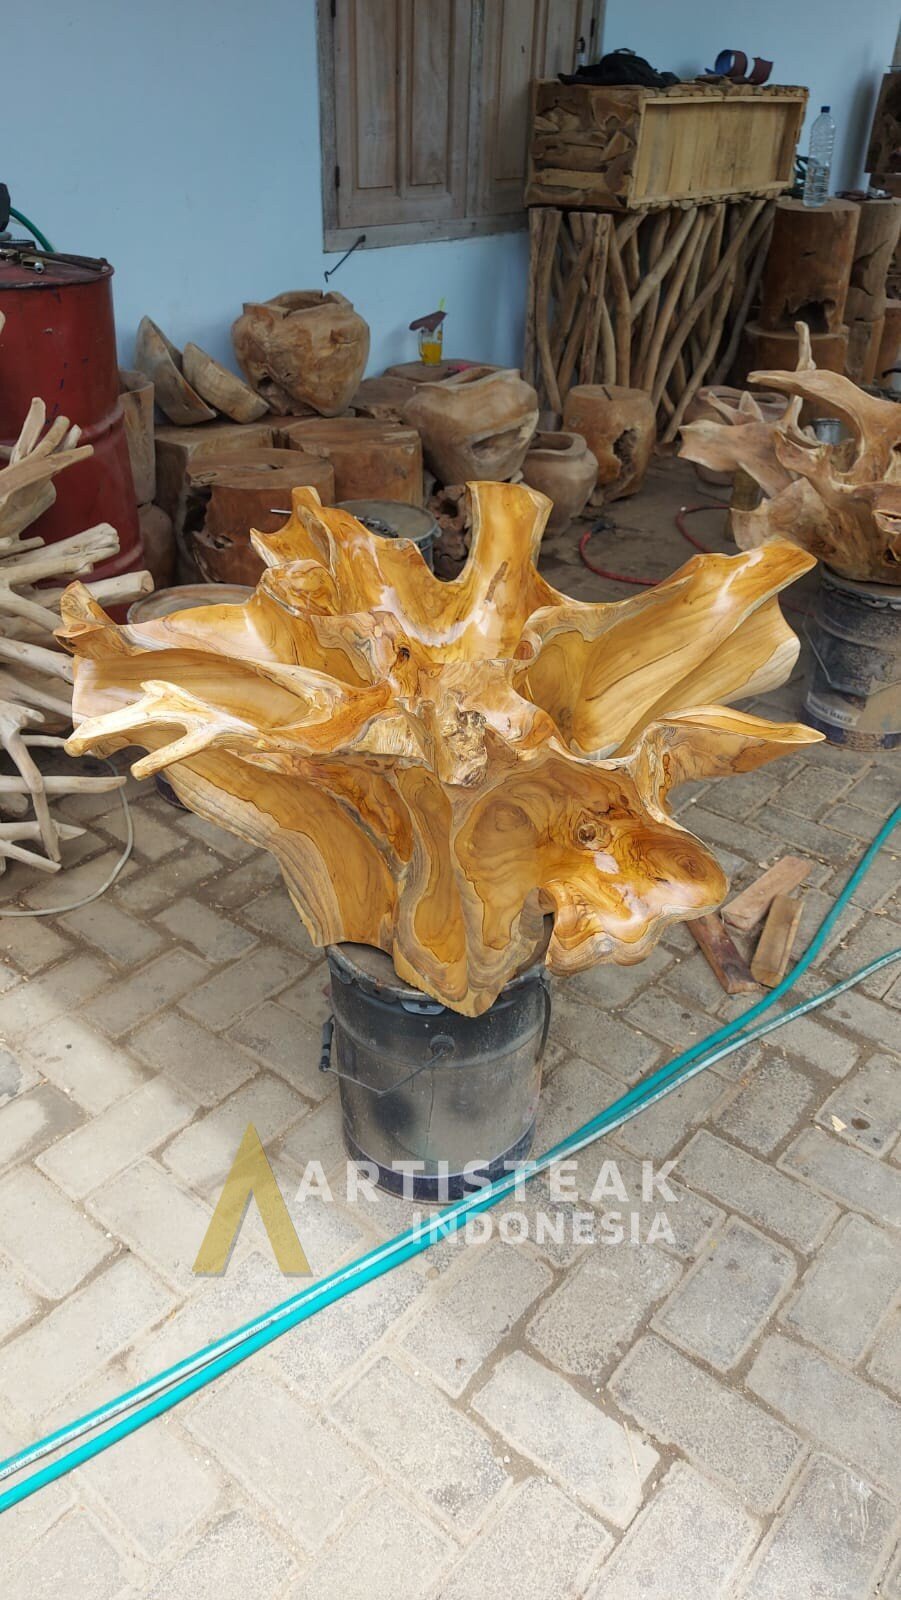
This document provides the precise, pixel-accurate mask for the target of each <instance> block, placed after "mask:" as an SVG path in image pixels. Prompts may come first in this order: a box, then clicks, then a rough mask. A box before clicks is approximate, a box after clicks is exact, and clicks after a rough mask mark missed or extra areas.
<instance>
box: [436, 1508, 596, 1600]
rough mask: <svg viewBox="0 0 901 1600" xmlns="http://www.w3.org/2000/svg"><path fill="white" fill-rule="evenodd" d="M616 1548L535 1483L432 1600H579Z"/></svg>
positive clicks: (473, 1547)
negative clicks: (500, 1599) (504, 1598)
mask: <svg viewBox="0 0 901 1600" xmlns="http://www.w3.org/2000/svg"><path fill="white" fill-rule="evenodd" d="M612 1542H613V1541H612V1539H611V1538H610V1535H609V1533H608V1532H607V1530H606V1528H602V1527H601V1525H600V1523H597V1522H595V1521H594V1520H593V1519H592V1518H591V1517H588V1516H586V1515H585V1513H584V1512H582V1511H579V1510H578V1509H577V1508H576V1507H575V1506H574V1505H573V1504H572V1501H570V1500H567V1499H566V1497H565V1496H564V1495H562V1494H561V1493H560V1491H559V1490H558V1489H555V1488H554V1486H553V1485H552V1484H550V1483H543V1482H542V1481H541V1480H540V1479H535V1478H532V1479H530V1480H529V1482H528V1483H527V1484H526V1485H525V1487H524V1488H522V1489H520V1490H519V1491H518V1493H517V1494H515V1495H514V1496H513V1498H512V1499H510V1500H508V1501H507V1502H506V1504H505V1505H504V1507H503V1510H502V1511H500V1512H499V1514H498V1516H497V1517H496V1518H495V1519H494V1520H493V1521H492V1522H491V1524H490V1526H489V1527H487V1528H486V1529H485V1530H484V1532H483V1533H481V1534H480V1535H479V1537H478V1538H477V1539H475V1540H474V1541H473V1543H472V1544H471V1545H470V1547H469V1549H468V1550H467V1551H466V1553H465V1555H464V1556H463V1557H462V1558H461V1560H460V1561H459V1563H458V1565H457V1566H455V1567H454V1568H453V1570H452V1571H451V1572H450V1573H449V1575H448V1576H447V1577H446V1578H444V1579H442V1581H441V1582H440V1583H439V1585H438V1587H437V1589H436V1590H435V1591H434V1600H473V1597H474V1596H476V1595H485V1596H487V1595H502V1594H510V1595H513V1594H516V1595H520V1596H522V1600H551V1597H553V1600H575V1596H577V1595H581V1594H583V1593H584V1590H585V1584H586V1582H587V1581H588V1580H589V1578H590V1577H591V1574H592V1572H593V1571H594V1569H595V1568H596V1567H597V1564H598V1562H599V1561H600V1560H601V1558H602V1556H604V1555H606V1553H607V1551H608V1550H609V1549H610V1546H611V1544H612Z"/></svg>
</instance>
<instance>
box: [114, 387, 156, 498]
mask: <svg viewBox="0 0 901 1600" xmlns="http://www.w3.org/2000/svg"><path fill="white" fill-rule="evenodd" d="M119 398H120V400H121V401H122V417H123V420H124V422H125V442H126V444H127V445H128V459H129V461H130V462H131V475H132V477H133V478H134V484H135V499H136V501H137V503H138V505H139V506H143V505H147V504H148V503H149V502H150V501H151V500H152V499H153V497H154V495H155V494H156V459H155V456H154V446H153V384H152V383H151V381H150V379H149V378H148V377H146V376H145V375H144V373H143V372H129V371H126V369H125V368H124V367H120V368H119Z"/></svg>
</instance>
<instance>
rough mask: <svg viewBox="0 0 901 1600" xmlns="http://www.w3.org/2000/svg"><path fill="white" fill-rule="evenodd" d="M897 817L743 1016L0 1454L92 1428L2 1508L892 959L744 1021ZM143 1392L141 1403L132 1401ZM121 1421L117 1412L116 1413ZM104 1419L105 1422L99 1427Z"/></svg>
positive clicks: (3, 1472) (766, 1003) (897, 956)
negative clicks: (522, 1157)
mask: <svg viewBox="0 0 901 1600" xmlns="http://www.w3.org/2000/svg"><path fill="white" fill-rule="evenodd" d="M899 821H901V806H898V807H896V809H895V810H894V811H893V812H892V814H891V816H890V817H889V818H888V820H887V821H886V822H885V823H884V824H883V826H882V827H881V828H880V830H879V832H878V833H877V835H876V837H875V838H874V840H873V842H872V843H871V844H870V846H869V847H868V849H867V850H866V852H865V854H864V855H863V857H862V858H861V860H860V861H859V862H858V865H857V866H856V867H855V869H854V871H853V872H852V874H851V876H850V878H849V879H848V882H847V883H846V884H845V887H844V888H843V890H842V891H841V894H840V895H839V897H838V899H837V900H836V902H835V904H834V906H833V907H832V909H831V910H830V911H829V912H828V914H827V915H826V917H825V918H824V919H823V921H822V923H821V924H820V927H819V928H818V930H817V932H816V934H815V936H814V938H813V939H812V940H811V943H810V945H809V947H808V949H807V950H806V952H805V954H804V955H803V956H802V957H801V959H800V961H798V962H797V963H796V965H795V966H794V967H793V968H792V970H791V972H789V973H788V974H787V975H786V976H785V977H784V978H783V979H782V981H781V983H779V984H778V985H777V986H776V988H775V989H773V990H772V991H771V992H770V993H769V994H767V995H764V996H763V998H762V999H760V1000H759V1001H757V1002H756V1003H755V1004H754V1005H753V1006H751V1007H750V1008H749V1010H748V1011H746V1012H745V1013H744V1015H743V1016H741V1017H739V1018H736V1019H735V1021H733V1022H730V1023H726V1024H725V1025H724V1026H723V1027H721V1028H718V1029H716V1030H715V1031H714V1032H713V1033H712V1034H710V1035H709V1036H708V1038H706V1039H702V1040H700V1041H699V1042H698V1043H697V1044H695V1045H693V1046H691V1047H690V1048H689V1049H688V1050H684V1051H682V1052H681V1054H680V1055H678V1056H676V1057H674V1059H673V1060H672V1061H670V1062H667V1063H666V1064H665V1065H664V1066H662V1067H660V1068H658V1069H657V1071H656V1072H654V1073H652V1074H651V1076H650V1077H649V1078H647V1079H646V1080H644V1081H643V1082H642V1083H639V1084H636V1085H635V1087H634V1088H632V1089H630V1090H628V1091H627V1092H626V1093H625V1094H624V1095H621V1096H620V1098H619V1099H618V1100H615V1101H614V1102H613V1104H612V1105H610V1106H608V1107H607V1108H606V1110H604V1111H601V1112H599V1113H598V1115H597V1116H595V1117H593V1118H591V1119H590V1120H589V1121H588V1122H586V1123H584V1124H583V1125H582V1127H581V1128H577V1129H576V1130H575V1132H574V1133H571V1134H570V1135H568V1137H567V1138H565V1139H563V1140H561V1141H560V1143H558V1144H556V1145H554V1146H553V1147H552V1148H551V1149H550V1150H548V1151H546V1152H545V1153H544V1155H542V1156H539V1157H538V1158H537V1159H536V1160H534V1161H529V1162H526V1163H525V1164H524V1166H522V1167H521V1168H519V1169H518V1170H517V1171H515V1172H509V1173H506V1174H505V1175H504V1176H503V1177H502V1178H498V1179H497V1180H496V1181H495V1182H494V1183H492V1184H490V1185H488V1186H486V1187H485V1188H482V1189H477V1190H476V1191H475V1192H474V1193H472V1194H470V1195H467V1196H466V1197H465V1198H464V1199H462V1200H458V1201H456V1202H455V1203H454V1204H453V1205H451V1206H448V1207H446V1208H445V1209H444V1210H442V1211H440V1212H438V1213H437V1214H436V1215H434V1216H433V1217H430V1218H428V1219H426V1220H424V1221H422V1222H420V1223H418V1224H416V1225H415V1226H414V1227H412V1228H408V1229H407V1230H406V1231H405V1232H404V1233H400V1234H398V1235H396V1237H395V1238H394V1239H391V1240H389V1241H388V1242H387V1243H385V1244H381V1245H378V1246H376V1248H375V1249H373V1250H370V1251H368V1252H367V1253H366V1254H365V1255H363V1256H360V1257H358V1258H357V1260H356V1261H354V1262H351V1263H350V1264H349V1265H348V1266H346V1267H342V1268H339V1269H338V1271H336V1272H333V1273H330V1274H328V1275H327V1276H326V1277H325V1278H322V1279H320V1281H319V1282H318V1283H315V1284H312V1285H310V1286H309V1287H308V1288H307V1289H304V1290H301V1292H300V1293H299V1294H297V1295H294V1296H292V1297H291V1298H290V1299H289V1300H286V1301H284V1302H283V1303H282V1304H280V1305H278V1306H275V1307H274V1308H273V1309H272V1310H270V1311H269V1312H266V1313H265V1314H264V1315H263V1316H262V1317H259V1318H257V1319H255V1320H254V1321H253V1322H250V1323H247V1324H245V1325H244V1326H243V1327H241V1328H238V1329H236V1330H235V1331H234V1332H232V1333H230V1334H227V1335H226V1336H225V1337H224V1338H222V1339H217V1340H216V1341H214V1343H213V1344H211V1345H208V1346H207V1347H206V1349H204V1350H201V1351H198V1352H196V1353H195V1354H194V1355H193V1356H188V1357H186V1358H185V1360H183V1361H180V1362H178V1363H176V1365H175V1366H173V1367H169V1368H167V1369H166V1371H164V1372H162V1373H159V1374H157V1376H156V1377H153V1378H149V1379H147V1380H146V1381H145V1382H144V1383H141V1384H138V1385H137V1386H136V1387H135V1388H134V1389H131V1390H129V1391H128V1392H127V1393H125V1394H123V1395H120V1396H119V1398H118V1399H116V1400H113V1401H110V1402H108V1403H107V1404H106V1405H103V1406H100V1407H99V1408H98V1409H97V1410H95V1411H92V1412H89V1413H87V1414H86V1415H85V1416H83V1417H80V1418H78V1419H77V1420H76V1421H75V1422H72V1423H69V1424H68V1425H67V1426H66V1427H64V1428H60V1429H58V1430H57V1431H56V1432H54V1433H51V1434H48V1435H47V1436H46V1438H44V1439H42V1440H39V1441H38V1442H37V1443H35V1444H33V1445H30V1446H28V1447H26V1448H25V1449H24V1450H21V1451H18V1452H17V1453H16V1454H15V1455H12V1456H10V1457H8V1459H7V1460H6V1461H4V1462H2V1463H0V1481H2V1480H3V1479H5V1478H9V1477H12V1476H13V1475H14V1474H16V1473H19V1472H21V1471H22V1470H23V1469H24V1468H25V1467H27V1466H30V1465H32V1464H33V1463H35V1462H36V1461H39V1460H40V1459H42V1458H43V1457H44V1456H47V1455H50V1454H54V1453H56V1452H58V1451H60V1450H62V1449H63V1447H64V1446H65V1445H67V1444H73V1443H74V1442H75V1441H76V1440H77V1439H83V1438H84V1435H85V1434H88V1433H92V1434H93V1435H94V1436H93V1438H90V1439H85V1440H84V1442H83V1443H82V1444H80V1445H78V1447H77V1448H76V1449H73V1450H69V1451H67V1452H66V1453H65V1454H63V1455H58V1456H57V1459H56V1460H55V1461H51V1462H49V1463H48V1464H47V1465H46V1466H44V1467H42V1468H41V1469H40V1470H39V1471H37V1472H33V1473H31V1474H30V1475H29V1476H28V1477H27V1478H24V1479H23V1480H22V1482H21V1483H19V1484H17V1485H15V1486H14V1487H13V1488H11V1489H8V1490H7V1491H6V1493H5V1494H3V1495H0V1512H3V1511H7V1510H9V1509H10V1507H12V1506H14V1505H17V1504H18V1503H19V1501H21V1500H25V1499H27V1498H28V1497H29V1496H30V1495H32V1494H35V1493H36V1491H37V1490H38V1489H40V1488H42V1487H44V1485H45V1484H48V1483H52V1482H54V1481H55V1480H56V1479H57V1478H61V1477H63V1476H64V1475H65V1474H66V1473H68V1472H72V1471H73V1470H74V1469H75V1468H76V1467H78V1466H81V1465H83V1463H84V1462H85V1461H89V1460H91V1459H92V1458H93V1457H94V1456H96V1455H99V1454H100V1453H101V1452H102V1451H104V1450H106V1449H108V1448H109V1446H110V1445H112V1444H115V1443H116V1442H117V1440H119V1439H122V1438H126V1437H127V1436H128V1435H129V1434H131V1433H134V1432H136V1431H137V1429H138V1428H140V1427H143V1426H144V1424H145V1423H147V1422H150V1421H152V1420H153V1418H154V1417H157V1416H160V1415H161V1414H162V1413H163V1412H165V1411H169V1410H171V1409H172V1407H173V1406H176V1405H177V1404H178V1403H179V1401H181V1400H184V1399H186V1398H187V1397H188V1396H189V1395H191V1394H193V1393H194V1392H195V1391H196V1390H198V1389H201V1388H204V1387H205V1386H206V1385H207V1384H208V1383H210V1382H212V1380H213V1379H214V1378H216V1377H218V1376H219V1375H220V1374H221V1373H223V1372H227V1371H229V1370H230V1369H231V1368H232V1367H234V1366H237V1365H238V1364H239V1363H240V1362H242V1361H245V1360H246V1359H247V1357H248V1356H250V1355H252V1354H253V1353H254V1352H255V1351H256V1350H259V1349H262V1348H263V1347H264V1346H265V1345H267V1344H271V1343H272V1341H273V1340H275V1339H277V1338H279V1337H280V1336H281V1335H282V1334H283V1333H286V1332H288V1330H289V1329H290V1328H294V1327H296V1326H297V1325H298V1324H299V1323H301V1322H304V1321H306V1320H307V1319H308V1318H309V1317H312V1316H315V1315H316V1313H317V1312H318V1311H321V1310H323V1309H324V1308H325V1307H326V1306H328V1305H331V1304H333V1303H334V1302H335V1301H336V1300H340V1299H343V1298H344V1296H345V1295H348V1294H350V1293H352V1292H353V1291H354V1290H355V1289H358V1288H361V1287H362V1286H363V1285H364V1284H366V1283H370V1282H372V1281H373V1280H374V1279H375V1278H378V1277H381V1276H382V1275H383V1274H385V1273H387V1272H390V1271H391V1270H392V1269H393V1268H394V1267H396V1266H399V1265H401V1263H402V1262H404V1261H407V1260H409V1259H411V1258H412V1257H413V1256H415V1255H418V1254H420V1253H421V1252H422V1251H424V1250H427V1249H428V1248H429V1246H430V1245H432V1244H435V1243H437V1242H438V1240H440V1239H442V1238H446V1237H447V1236H448V1235H450V1234H452V1233H454V1232H456V1230H457V1229H458V1228H459V1226H460V1224H461V1222H462V1221H463V1220H465V1218H467V1217H469V1216H475V1215H478V1214H479V1213H480V1212H482V1211H487V1210H488V1209H489V1208H491V1207H492V1206H495V1205H497V1203H498V1202H499V1201H500V1200H502V1199H503V1198H504V1197H505V1196H506V1195H508V1194H509V1193H511V1192H512V1191H513V1190H514V1189H516V1188H517V1187H518V1186H519V1185H521V1184H522V1183H523V1182H524V1181H525V1180H527V1179H529V1178H533V1177H535V1176H536V1175H537V1174H538V1173H540V1172H543V1171H545V1170H546V1169H547V1168H548V1167H550V1166H551V1165H553V1164H554V1163H555V1162H557V1161H559V1160H561V1159H562V1158H563V1157H564V1156H569V1155H573V1154H575V1153H576V1152H578V1151H579V1150H582V1149H585V1148H586V1146H588V1145H590V1144H592V1143H593V1142H594V1141H595V1140H596V1139H598V1138H600V1137H601V1136H602V1135H603V1134H606V1133H609V1132H610V1131H611V1130H612V1129H613V1128H617V1127H619V1126H621V1124H622V1123H624V1122H626V1121H628V1120H629V1119H630V1118H631V1117H634V1116H637V1115H638V1113H639V1112H640V1111H643V1110H646V1109H647V1107H648V1106H650V1105H653V1104H654V1102H655V1101H657V1100H660V1099H662V1098H663V1096H664V1095H666V1094H669V1093H670V1092H671V1091H672V1090H673V1089H675V1088H677V1087H678V1086H679V1085H680V1084H682V1083H684V1082H686V1081H687V1079H688V1078H691V1077H694V1076H695V1074H697V1073H699V1072H702V1071H703V1070H704V1069H705V1068H706V1067H708V1066H710V1065H711V1064H712V1063H713V1062H714V1061H718V1060H721V1059H722V1058H723V1057H724V1056H726V1055H728V1054H730V1053H731V1052H732V1051H733V1050H737V1049H739V1048H740V1047H741V1046H743V1045H745V1044H748V1043H750V1042H751V1041H752V1040H753V1039H756V1038H760V1037H762V1036H763V1035H764V1034H766V1033H770V1032H772V1031H773V1030H774V1029H775V1028H780V1027H784V1026H785V1024H786V1023H788V1022H791V1021H792V1019H793V1018H795V1017H800V1016H804V1015H805V1014H806V1013H807V1012H809V1011H812V1010H815V1009H816V1008H817V1007H818V1006H821V1005H823V1004H825V1003H826V1001H828V1000H830V999H832V998H834V997H835V996H836V995H838V994H841V993H843V992H844V991H845V990H847V989H850V988H853V987H854V985H855V984H857V983H860V982H862V980H863V979H864V978H866V977H868V976H869V975H870V974H871V973H873V972H876V971H879V970H880V969H881V968H882V967H885V966H888V965H889V964H890V963H892V962H895V961H899V960H901V949H898V950H893V951H890V952H889V953H888V954H887V955H884V956H880V957H879V958H878V959H877V960H875V961H871V962H870V963H869V964H868V965H867V966H866V967H863V968H862V969H861V970H860V971H859V972H856V973H854V974H853V975H852V976H851V977H849V978H845V979H843V980H842V981H841V982H840V983H837V984H834V985H833V986H832V987H831V988H830V989H828V990H826V992H825V993H824V994H821V995H816V996H814V997H813V998H812V999H809V1000H804V1001H801V1002H800V1004H799V1005H797V1006H794V1007H793V1008H792V1009H791V1010H789V1011H786V1012H783V1013H782V1014H781V1015H779V1016H777V1017H773V1018H771V1019H770V1020H769V1021H768V1022H765V1023H762V1024H761V1025H760V1026H759V1027H755V1028H750V1027H749V1026H748V1024H749V1023H751V1022H753V1021H754V1020H755V1019H756V1018H757V1017H759V1016H760V1015H761V1013H762V1012H763V1011H766V1010H768V1009H769V1008H770V1007H772V1006H773V1005H775V1004H776V1003H777V1002H778V1001H779V1000H780V999H781V998H782V996H783V995H784V994H785V993H787V992H788V990H789V989H791V988H792V987H793V985H794V984H795V983H796V982H797V980H798V979H799V978H800V977H801V976H802V974H803V973H804V972H806V971H807V969H808V967H810V966H811V965H812V963H813V962H814V961H815V960H816V958H817V956H818V955H819V953H820V951H821V950H822V948H823V946H824V945H825V943H826V940H827V939H828V937H829V935H830V933H831V932H832V929H833V928H834V927H835V924H836V922H837V921H838V918H839V917H840V916H841V914H842V911H843V910H844V908H845V906H846V905H847V904H848V901H849V900H850V899H851V897H852V895H853V894H854V891H855V889H856V888H857V885H858V884H859V883H860V881H861V879H862V878H863V877H864V875H865V874H866V873H867V872H868V871H869V869H870V867H871V865H872V863H873V861H874V859H875V857H876V856H877V854H878V852H879V851H880V850H881V848H882V846H883V845H884V844H885V842H886V840H887V839H888V837H889V835H890V834H891V833H892V831H893V830H894V828H895V827H896V826H897V824H898V822H899ZM141 1401H144V1402H145V1403H144V1404H139V1402H141ZM117 1417H118V1418H119V1420H118V1421H114V1419H115V1418H117ZM105 1423H112V1426H110V1427H105V1428H103V1431H102V1432H99V1433H98V1432H96V1430H97V1429H98V1428H101V1427H103V1425H104V1424H105Z"/></svg>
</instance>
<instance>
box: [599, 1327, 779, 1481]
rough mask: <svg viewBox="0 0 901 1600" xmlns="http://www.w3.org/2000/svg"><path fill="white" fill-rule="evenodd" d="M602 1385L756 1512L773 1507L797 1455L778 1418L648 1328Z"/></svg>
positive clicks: (663, 1439)
mask: <svg viewBox="0 0 901 1600" xmlns="http://www.w3.org/2000/svg"><path fill="white" fill-rule="evenodd" d="M608 1388H609V1391H610V1393H611V1394H612V1396H613V1398H614V1400H615V1401H616V1403H617V1405H618V1406H619V1407H620V1408H621V1410H623V1411H625V1412H626V1413H627V1415H628V1416H632V1417H634V1418H635V1420H636V1421H637V1422H638V1424H639V1426H640V1427H642V1428H644V1429H645V1430H646V1432H647V1433H649V1434H650V1435H651V1436H652V1438H654V1439H656V1440H659V1441H660V1443H661V1444H664V1445H667V1444H668V1445H674V1446H675V1448H676V1449H677V1450H681V1451H682V1452H683V1454H684V1455H686V1456H687V1457H688V1459H689V1461H691V1462H693V1464H694V1465H695V1466H696V1467H698V1468H699V1469H700V1470H701V1471H702V1472H706V1473H710V1474H711V1475H712V1476H713V1477H715V1478H718V1479H719V1480H720V1481H721V1482H722V1483H724V1484H725V1485H726V1487H727V1488H728V1489H729V1490H730V1491H731V1492H732V1493H733V1494H735V1495H736V1496H737V1497H738V1499H739V1500H741V1501H742V1502H743V1503H744V1504H745V1505H748V1506H750V1507H751V1508H752V1509H754V1510H757V1511H771V1510H773V1509H774V1508H775V1507H776V1506H777V1505H778V1503H779V1501H780V1499H781V1497H782V1495H783V1494H784V1492H785V1487H786V1484H787V1483H788V1481H789V1479H790V1478H791V1476H792V1474H793V1473H794V1471H795V1469H796V1467H797V1464H798V1462H799V1461H800V1459H801V1457H802V1455H803V1453H804V1445H803V1442H802V1441H801V1439H799V1438H798V1436H797V1434H796V1433H793V1432H792V1430H791V1429H790V1428H787V1427H786V1426H785V1425H784V1423H782V1422H778V1421H777V1420H776V1419H775V1417H770V1416H768V1415H767V1414H766V1412H765V1411H763V1410H762V1409H761V1408H760V1406H757V1405H754V1404H753V1402H752V1401H750V1400H748V1399H746V1398H745V1396H744V1395H743V1394H741V1393H739V1392H738V1390H737V1389H735V1388H731V1387H729V1386H728V1385H727V1384H725V1383H720V1382H719V1381H718V1380H717V1379H716V1378H713V1377H711V1376H710V1374H709V1373H707V1372H705V1371H704V1370H703V1368H702V1367H698V1366H696V1365H695V1363H694V1362H693V1361H689V1359H688V1357H687V1356H684V1355H682V1354H681V1352H680V1351H678V1350H674V1349H673V1348H672V1346H670V1345H668V1344H666V1342H665V1341H664V1340H662V1339H658V1338H657V1337H656V1336H655V1335H654V1334H646V1335H645V1336H644V1337H643V1338H641V1339H639V1340H638V1342H637V1344H635V1345H634V1346H633V1348H632V1349H631V1350H630V1351H629V1354H628V1355H627V1356H626V1358H625V1360H624V1361H623V1362H622V1364H621V1366H619V1367H617V1369H616V1371H615V1372H614V1374H613V1376H612V1378H611V1379H610V1382H609V1384H608Z"/></svg>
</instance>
